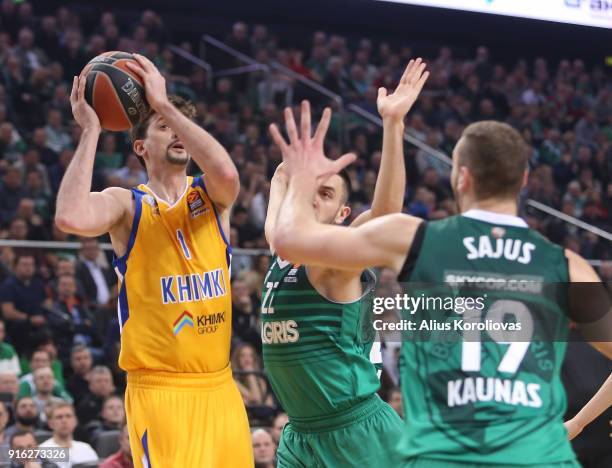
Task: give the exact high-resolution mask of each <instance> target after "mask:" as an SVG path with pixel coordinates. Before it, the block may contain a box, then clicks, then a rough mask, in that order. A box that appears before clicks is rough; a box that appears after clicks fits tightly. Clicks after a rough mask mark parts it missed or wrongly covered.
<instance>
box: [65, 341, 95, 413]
mask: <svg viewBox="0 0 612 468" xmlns="http://www.w3.org/2000/svg"><path fill="white" fill-rule="evenodd" d="M70 367H71V369H72V375H71V376H70V377H69V378H68V382H67V385H66V388H67V389H68V391H69V392H70V394H71V395H72V397H73V398H74V403H75V405H77V406H78V404H79V402H80V401H81V399H82V398H83V397H84V396H85V395H86V394H87V392H88V391H89V382H88V381H87V375H88V374H89V371H91V369H92V367H93V358H92V356H91V352H90V351H89V348H87V346H83V345H77V346H75V347H74V348H72V351H71V353H70Z"/></svg>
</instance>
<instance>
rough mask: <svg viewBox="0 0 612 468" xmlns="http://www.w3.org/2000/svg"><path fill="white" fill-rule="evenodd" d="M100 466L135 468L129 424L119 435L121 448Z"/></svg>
mask: <svg viewBox="0 0 612 468" xmlns="http://www.w3.org/2000/svg"><path fill="white" fill-rule="evenodd" d="M100 468H134V463H133V462H132V450H131V449H130V434H129V432H128V429H127V425H124V426H123V428H122V429H121V434H120V435H119V450H118V451H117V452H116V453H114V454H112V455H111V456H110V457H108V458H107V459H106V460H104V461H103V462H102V463H100Z"/></svg>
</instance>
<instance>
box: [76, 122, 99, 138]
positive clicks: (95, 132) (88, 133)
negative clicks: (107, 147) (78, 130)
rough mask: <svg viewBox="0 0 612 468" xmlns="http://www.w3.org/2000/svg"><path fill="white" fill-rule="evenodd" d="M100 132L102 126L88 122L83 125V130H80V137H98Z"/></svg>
mask: <svg viewBox="0 0 612 468" xmlns="http://www.w3.org/2000/svg"><path fill="white" fill-rule="evenodd" d="M100 133H102V127H101V126H100V124H99V123H98V124H89V125H86V126H85V127H83V132H82V134H81V135H82V138H85V137H92V136H94V137H96V138H97V137H98V136H100Z"/></svg>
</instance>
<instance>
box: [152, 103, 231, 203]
mask: <svg viewBox="0 0 612 468" xmlns="http://www.w3.org/2000/svg"><path fill="white" fill-rule="evenodd" d="M160 114H161V115H162V116H163V117H164V119H165V120H166V123H167V124H168V125H169V126H170V128H172V129H174V131H175V132H176V134H177V135H178V137H179V138H180V140H181V141H182V142H183V144H184V145H185V148H186V149H187V152H188V153H189V154H190V155H191V156H192V157H193V159H194V160H195V162H196V163H197V164H198V166H199V167H200V169H202V171H203V172H204V174H206V178H207V181H210V182H209V185H210V184H213V185H214V187H212V186H210V187H209V191H210V190H212V191H214V192H215V194H216V195H217V200H214V201H215V202H218V203H220V204H222V205H225V206H229V205H231V204H232V203H233V201H234V200H235V199H236V196H237V195H238V191H239V190H240V180H239V178H238V170H237V169H236V166H235V165H234V162H233V161H232V159H231V157H230V155H229V154H228V153H227V151H226V150H225V148H223V146H222V145H221V144H220V143H219V142H218V141H217V140H216V139H215V138H214V137H213V136H212V135H211V134H210V133H208V132H207V131H206V130H204V129H203V128H202V127H200V126H199V125H197V124H196V123H195V122H192V121H191V120H190V119H188V118H187V117H185V116H184V115H183V114H182V113H181V112H180V111H179V110H178V109H177V108H176V107H174V105H172V103H170V102H168V103H167V104H166V105H165V106H163V107H162V108H161V109H160Z"/></svg>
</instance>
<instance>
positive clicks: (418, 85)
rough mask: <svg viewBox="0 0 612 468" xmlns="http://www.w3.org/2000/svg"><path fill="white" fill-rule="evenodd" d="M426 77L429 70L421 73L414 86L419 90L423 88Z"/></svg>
mask: <svg viewBox="0 0 612 468" xmlns="http://www.w3.org/2000/svg"><path fill="white" fill-rule="evenodd" d="M427 78H429V72H428V71H426V72H425V73H423V75H422V76H421V79H420V80H419V81H418V82H417V84H416V88H417V89H418V90H419V91H420V90H421V89H423V86H424V85H425V82H426V81H427Z"/></svg>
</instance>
